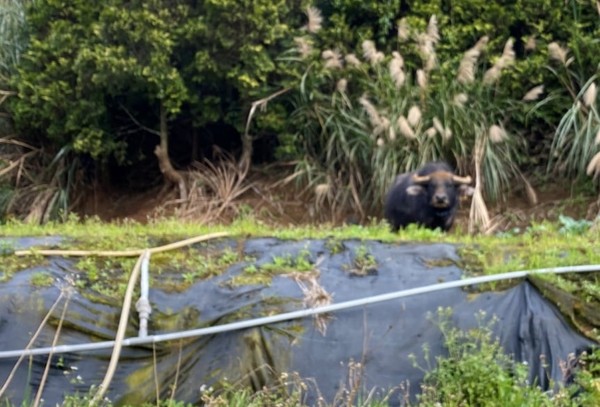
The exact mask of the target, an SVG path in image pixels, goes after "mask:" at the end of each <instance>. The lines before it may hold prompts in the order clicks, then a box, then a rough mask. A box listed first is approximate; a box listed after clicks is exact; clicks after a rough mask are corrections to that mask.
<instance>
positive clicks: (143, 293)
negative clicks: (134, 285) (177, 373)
mask: <svg viewBox="0 0 600 407" xmlns="http://www.w3.org/2000/svg"><path fill="white" fill-rule="evenodd" d="M149 267H150V252H149V251H146V252H145V255H144V257H143V258H142V275H141V278H140V298H139V300H138V301H137V302H136V303H135V308H136V310H137V312H138V314H139V319H140V329H139V330H138V337H140V338H145V337H146V336H148V318H149V317H150V314H151V313H152V307H151V306H150V301H149V300H148V291H149V289H150V283H149V275H148V274H149V270H148V269H149Z"/></svg>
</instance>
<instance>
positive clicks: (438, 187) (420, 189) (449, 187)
mask: <svg viewBox="0 0 600 407" xmlns="http://www.w3.org/2000/svg"><path fill="white" fill-rule="evenodd" d="M412 182H413V185H410V186H408V187H407V189H406V190H407V193H408V194H409V195H418V194H425V195H426V196H427V200H428V201H429V205H431V207H432V208H435V209H440V210H444V209H448V208H451V207H452V206H454V205H455V204H456V199H457V197H458V196H459V194H460V193H461V192H463V191H464V192H465V193H466V192H467V191H466V188H464V186H466V185H468V184H470V183H471V177H459V176H458V175H454V174H453V173H451V172H447V171H436V172H433V173H431V174H428V175H418V174H413V176H412Z"/></svg>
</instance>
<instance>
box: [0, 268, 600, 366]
mask: <svg viewBox="0 0 600 407" xmlns="http://www.w3.org/2000/svg"><path fill="white" fill-rule="evenodd" d="M592 271H600V265H599V264H593V265H583V266H567V267H553V268H544V269H537V270H529V271H513V272H510V273H502V274H495V275H490V276H480V277H471V278H465V279H462V280H456V281H448V282H445V283H440V284H432V285H427V286H424V287H418V288H411V289H408V290H401V291H395V292H391V293H388V294H380V295H374V296H371V297H366V298H360V299H357V300H351V301H345V302H340V303H337V304H330V305H326V306H323V307H318V308H310V309H303V310H299V311H292V312H286V313H284V314H278V315H271V316H268V317H263V318H255V319H250V320H246V321H239V322H233V323H230V324H224V325H217V326H211V327H207V328H200V329H192V330H188V331H179V332H173V333H168V334H162V335H151V336H147V337H144V338H140V337H136V338H127V339H123V341H122V346H135V345H145V344H151V343H157V342H164V341H172V340H175V339H184V338H192V337H198V336H204V335H213V334H217V333H222V332H230V331H236V330H240V329H245V328H253V327H257V326H262V325H268V324H272V323H275V322H281V321H289V320H292V319H299V318H305V317H308V316H312V315H317V314H323V313H328V312H333V311H340V310H344V309H348V308H354V307H360V306H362V305H368V304H375V303H378V302H383V301H390V300H394V299H398V298H403V297H409V296H413V295H418V294H425V293H430V292H434V291H440V290H446V289H449V288H456V287H464V286H468V285H474V284H483V283H490V282H494V281H501V280H509V279H514V278H523V277H527V276H528V275H532V274H563V273H584V272H592ZM114 345H115V342H114V341H105V342H95V343H85V344H79V345H61V346H55V347H48V348H38V349H26V350H10V351H3V352H0V359H6V358H14V357H19V356H21V355H25V356H29V355H45V354H48V353H51V352H52V353H55V354H56V353H67V352H83V351H91V350H100V349H109V348H112V347H113V346H114Z"/></svg>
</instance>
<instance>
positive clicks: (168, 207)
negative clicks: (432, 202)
mask: <svg viewBox="0 0 600 407" xmlns="http://www.w3.org/2000/svg"><path fill="white" fill-rule="evenodd" d="M248 182H249V183H250V184H251V187H250V188H249V189H248V191H246V192H245V193H244V194H243V195H242V196H241V197H240V198H238V199H236V200H234V201H233V202H230V203H227V204H226V205H227V208H226V210H224V211H223V213H222V215H221V216H220V217H219V218H210V217H204V218H203V219H201V220H198V221H203V222H205V221H206V220H207V219H209V221H210V222H220V223H228V222H231V221H232V220H233V219H235V218H236V217H237V216H239V215H240V214H241V213H252V215H253V216H254V217H255V218H256V219H258V220H260V221H262V222H264V223H267V224H270V225H275V226H279V225H280V226H294V225H306V224H319V223H328V224H333V225H341V224H344V223H368V222H370V221H372V220H373V219H375V220H377V219H378V218H380V217H381V214H373V215H372V216H370V217H369V218H367V219H359V217H358V216H357V215H356V214H353V213H351V212H349V211H345V212H344V211H339V210H338V211H330V210H323V209H317V208H316V206H315V200H314V196H311V194H310V193H307V191H303V190H302V189H300V188H299V187H297V186H295V185H294V184H293V183H283V182H281V181H280V180H278V179H274V178H273V177H272V176H267V175H265V173H264V172H260V173H253V174H251V175H250V176H249V181H248ZM534 189H535V191H536V193H537V198H538V202H537V203H536V204H533V205H532V204H531V203H530V202H529V201H528V199H527V197H526V195H525V193H524V191H515V192H513V193H511V194H509V195H508V196H507V197H506V198H505V199H504V200H503V201H502V202H498V203H495V204H489V203H488V211H489V214H490V217H491V218H492V221H493V223H494V224H495V225H496V229H495V230H496V231H506V230H512V229H514V228H525V227H527V226H529V225H531V224H532V223H535V222H541V221H544V220H549V221H555V220H557V219H558V217H559V216H560V215H565V216H570V217H572V218H574V219H589V220H592V219H594V218H596V216H597V215H598V213H599V210H600V206H599V203H600V202H599V200H598V196H596V195H592V194H591V193H582V192H576V191H574V190H573V189H574V188H573V186H572V184H571V183H570V182H569V181H566V180H563V181H555V182H553V183H551V184H549V183H545V184H540V185H534ZM176 192H177V190H176V188H175V187H169V186H166V185H163V186H160V187H154V188H152V189H149V190H147V191H143V192H132V191H127V190H123V189H110V188H106V187H101V186H95V187H92V188H91V190H90V192H89V193H88V194H87V196H86V197H85V198H84V199H83V203H82V205H81V206H80V208H79V210H78V211H77V212H78V213H79V214H80V215H81V216H97V217H98V218H100V219H101V220H104V221H114V220H123V219H132V220H135V221H138V222H141V223H145V222H147V221H148V220H150V219H154V218H158V217H161V216H181V217H182V218H186V219H188V220H192V221H193V220H195V219H193V217H192V218H190V217H189V216H186V215H185V214H182V213H181V212H178V211H177V209H176V208H177V207H178V205H177V202H176V198H177V193H176ZM197 204H198V205H203V204H205V202H198V203H197ZM193 205H194V203H193V202H192V203H191V205H188V207H190V206H193ZM218 205H219V204H217V206H218ZM213 207H214V206H213ZM469 208H470V200H466V201H463V202H461V206H460V209H459V212H458V216H457V219H456V225H457V226H456V227H455V229H458V230H466V229H467V224H468V219H469Z"/></svg>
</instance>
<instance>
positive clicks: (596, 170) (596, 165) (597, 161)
mask: <svg viewBox="0 0 600 407" xmlns="http://www.w3.org/2000/svg"><path fill="white" fill-rule="evenodd" d="M586 173H587V175H590V176H591V175H593V176H594V179H596V178H598V175H600V152H598V153H596V155H594V157H592V159H591V160H590V163H589V164H588V166H587V169H586Z"/></svg>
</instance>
